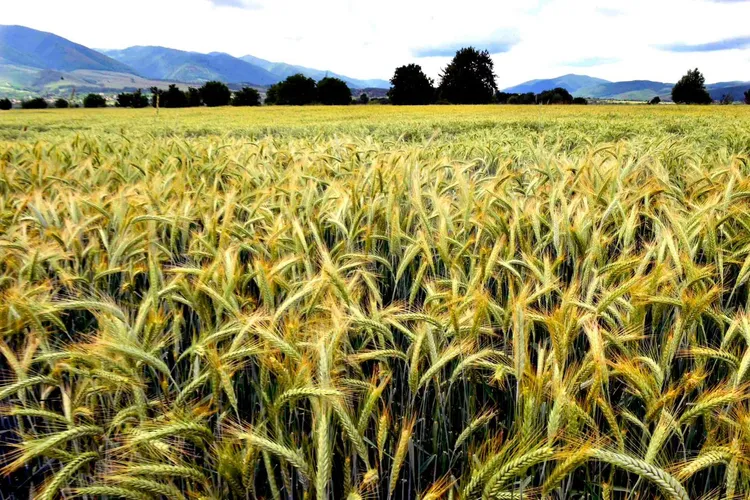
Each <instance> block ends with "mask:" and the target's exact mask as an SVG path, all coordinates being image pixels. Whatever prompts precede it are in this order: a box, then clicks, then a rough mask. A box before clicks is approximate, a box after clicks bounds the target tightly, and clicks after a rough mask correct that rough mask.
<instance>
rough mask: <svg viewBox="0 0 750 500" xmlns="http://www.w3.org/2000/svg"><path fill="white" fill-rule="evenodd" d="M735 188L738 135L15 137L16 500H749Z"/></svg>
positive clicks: (674, 124) (706, 118)
mask: <svg viewBox="0 0 750 500" xmlns="http://www.w3.org/2000/svg"><path fill="white" fill-rule="evenodd" d="M748 174H750V107H749V106H722V107H719V106H710V107H708V106H706V107H684V106H654V107H646V106H627V107H625V106H588V107H574V106H565V107H557V106H545V107H538V106H525V107H513V106H476V107H472V106H456V107H443V106H432V107H417V108H397V107H392V106H350V107H348V108H336V107H328V108H319V107H305V108H294V109H293V108H284V107H262V108H257V109H247V110H245V109H229V108H221V109H216V110H206V109H185V110H164V109H162V110H160V112H159V114H158V115H157V114H156V112H155V110H153V109H143V110H121V109H107V110H82V109H75V110H55V111H52V110H49V111H35V112H32V111H28V112H27V111H13V112H7V113H2V114H0V370H1V372H0V375H1V376H0V423H1V425H0V430H1V431H2V432H3V434H2V436H3V438H2V439H1V440H0V455H1V456H2V463H1V464H0V467H2V472H3V474H4V476H5V477H3V478H0V490H2V491H3V492H10V493H16V494H18V495H19V496H23V497H28V495H29V492H30V491H32V492H33V493H34V494H35V495H38V497H39V498H49V499H52V498H59V497H60V495H63V494H64V495H66V498H70V497H71V496H74V495H76V496H84V495H85V496H88V498H133V499H148V498H165V497H168V498H171V499H174V500H176V499H183V498H196V499H197V498H238V499H239V498H268V499H271V498H272V499H274V500H279V499H282V498H316V499H327V498H346V499H349V500H356V499H360V498H378V499H383V500H385V499H389V498H393V499H400V498H422V499H432V500H434V499H438V498H452V499H476V498H499V499H500V498H502V499H505V498H508V499H510V498H541V497H544V498H560V499H562V498H581V497H586V498H603V499H610V498H626V497H627V493H628V492H630V493H631V494H632V496H631V498H636V497H637V498H655V497H656V498H670V499H680V500H686V499H689V498H697V497H703V496H707V497H709V498H734V497H737V498H747V497H748V493H749V492H750V463H748V461H747V456H748V454H749V453H750V406H749V405H750V403H749V402H748V396H749V395H750V392H748V383H750V373H748V372H749V371H750V316H749V315H748V313H747V312H746V309H747V306H748V303H749V302H750V178H749V177H748ZM0 496H2V495H0ZM8 496H9V495H8Z"/></svg>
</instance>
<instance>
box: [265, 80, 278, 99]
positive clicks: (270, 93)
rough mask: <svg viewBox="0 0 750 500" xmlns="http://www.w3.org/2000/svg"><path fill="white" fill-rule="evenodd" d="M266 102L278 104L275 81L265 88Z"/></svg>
mask: <svg viewBox="0 0 750 500" xmlns="http://www.w3.org/2000/svg"><path fill="white" fill-rule="evenodd" d="M265 103H266V104H278V103H279V84H278V83H276V84H274V85H271V86H270V87H268V90H266V100H265Z"/></svg>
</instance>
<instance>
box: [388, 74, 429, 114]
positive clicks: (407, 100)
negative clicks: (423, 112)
mask: <svg viewBox="0 0 750 500" xmlns="http://www.w3.org/2000/svg"><path fill="white" fill-rule="evenodd" d="M433 83H434V82H433V81H432V79H431V78H428V77H427V75H425V74H424V72H423V71H422V67H421V66H419V65H418V64H408V65H406V66H401V67H399V68H396V72H395V73H394V74H393V78H391V89H390V90H389V91H388V99H389V101H390V102H392V103H393V104H397V105H419V104H432V103H434V102H435V88H434V87H433Z"/></svg>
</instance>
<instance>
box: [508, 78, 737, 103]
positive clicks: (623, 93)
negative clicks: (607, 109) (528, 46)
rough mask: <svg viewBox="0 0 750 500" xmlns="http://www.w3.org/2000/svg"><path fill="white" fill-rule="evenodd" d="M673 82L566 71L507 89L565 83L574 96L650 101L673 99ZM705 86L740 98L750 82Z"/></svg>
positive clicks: (714, 92)
mask: <svg viewBox="0 0 750 500" xmlns="http://www.w3.org/2000/svg"><path fill="white" fill-rule="evenodd" d="M673 86H674V84H673V83H664V82H655V81H651V80H632V81H627V82H609V81H607V80H601V79H599V78H592V77H589V76H585V75H565V76H561V77H558V78H550V79H547V80H531V81H529V82H525V83H522V84H520V85H516V86H515V87H510V88H508V89H505V92H513V93H525V92H534V93H535V94H538V93H539V92H542V91H544V90H549V89H553V88H555V87H562V88H564V89H566V90H567V91H568V92H570V93H571V94H573V95H574V96H575V97H589V98H594V99H611V100H618V101H648V100H651V99H653V98H654V97H656V96H659V97H660V98H661V99H662V100H665V101H671V100H672V87H673ZM706 88H707V89H708V92H709V94H711V97H712V98H713V99H714V100H719V99H721V97H722V96H723V95H724V94H730V95H731V96H732V97H733V98H734V99H735V100H736V101H739V100H742V99H743V96H744V92H746V91H747V90H748V89H750V82H739V81H736V82H719V83H712V84H709V85H706Z"/></svg>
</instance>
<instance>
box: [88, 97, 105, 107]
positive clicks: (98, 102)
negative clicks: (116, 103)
mask: <svg viewBox="0 0 750 500" xmlns="http://www.w3.org/2000/svg"><path fill="white" fill-rule="evenodd" d="M83 107H84V108H106V107H107V100H106V99H105V98H104V97H103V96H100V95H99V94H89V95H87V96H86V97H84V98H83Z"/></svg>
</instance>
